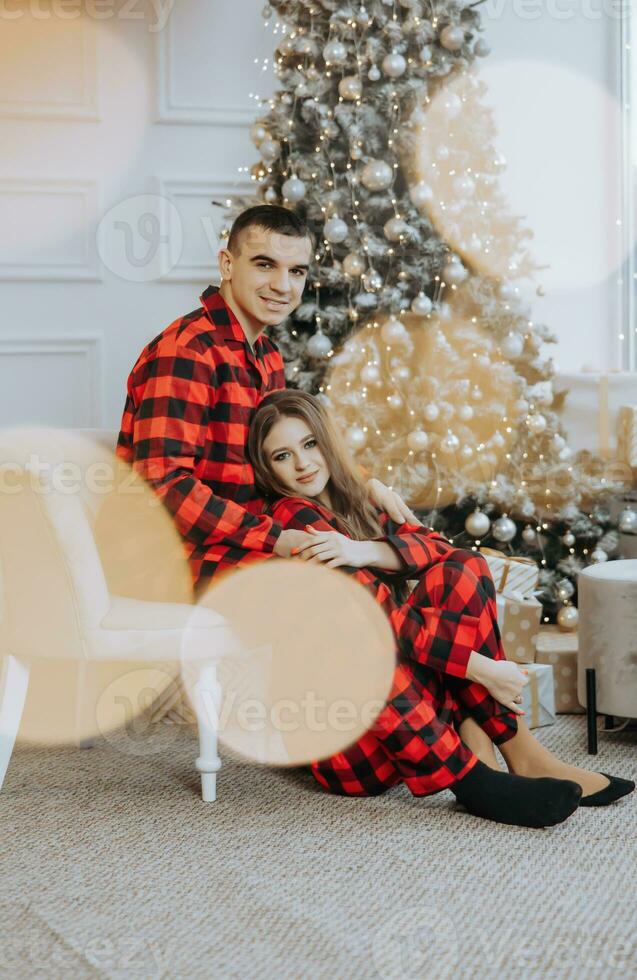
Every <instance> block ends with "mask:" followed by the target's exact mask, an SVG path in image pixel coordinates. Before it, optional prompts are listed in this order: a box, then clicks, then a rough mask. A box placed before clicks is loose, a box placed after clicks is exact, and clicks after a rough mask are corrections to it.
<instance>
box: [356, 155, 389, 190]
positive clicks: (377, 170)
mask: <svg viewBox="0 0 637 980" xmlns="http://www.w3.org/2000/svg"><path fill="white" fill-rule="evenodd" d="M393 179H394V168H393V167H391V166H390V165H389V164H388V163H386V162H385V160H370V161H369V163H366V164H365V166H364V167H363V172H362V174H361V181H362V183H363V185H364V186H365V187H366V188H367V190H369V191H384V190H385V189H386V188H387V187H389V185H390V184H391V182H392V181H393Z"/></svg>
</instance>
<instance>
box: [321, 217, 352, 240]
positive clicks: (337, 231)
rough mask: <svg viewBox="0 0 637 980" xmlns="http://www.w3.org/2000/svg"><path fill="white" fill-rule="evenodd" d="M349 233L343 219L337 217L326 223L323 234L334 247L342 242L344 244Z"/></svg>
mask: <svg viewBox="0 0 637 980" xmlns="http://www.w3.org/2000/svg"><path fill="white" fill-rule="evenodd" d="M347 233H348V227H347V225H346V224H345V222H344V221H343V220H342V219H341V218H337V217H336V215H334V217H333V218H330V219H329V220H328V221H326V222H325V224H324V226H323V234H324V235H325V238H327V240H328V242H331V243H332V245H338V244H339V243H340V242H344V241H345V239H346V238H347Z"/></svg>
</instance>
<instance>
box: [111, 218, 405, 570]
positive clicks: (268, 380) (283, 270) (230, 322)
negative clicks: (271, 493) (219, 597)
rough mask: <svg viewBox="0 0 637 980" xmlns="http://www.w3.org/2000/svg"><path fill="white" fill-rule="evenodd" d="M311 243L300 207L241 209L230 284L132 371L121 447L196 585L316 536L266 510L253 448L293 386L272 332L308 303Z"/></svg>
mask: <svg viewBox="0 0 637 980" xmlns="http://www.w3.org/2000/svg"><path fill="white" fill-rule="evenodd" d="M312 251H313V242H312V237H311V234H310V232H309V230H308V228H307V226H306V225H305V223H304V222H303V221H302V220H301V219H300V218H299V217H298V215H296V214H295V213H294V212H293V211H290V210H288V209H287V208H283V207H278V206H274V205H259V206H257V207H253V208H248V210H246V211H244V212H242V214H240V215H239V216H238V217H237V218H236V220H235V222H234V224H233V226H232V229H231V232H230V237H229V239H228V245H227V247H226V248H222V249H221V250H220V251H219V268H220V272H221V280H222V281H221V286H220V287H213V286H210V287H208V289H206V291H205V292H204V293H203V295H202V296H201V303H202V306H201V307H200V308H199V309H197V310H195V311H194V312H193V313H189V314H187V315H186V316H183V317H180V318H179V319H178V320H176V321H175V322H174V323H172V324H171V325H170V326H168V327H167V328H166V329H165V330H163V331H162V333H160V334H159V336H158V337H156V338H155V339H154V340H152V341H151V342H150V343H149V344H148V345H147V347H145V348H144V350H143V351H142V353H141V354H140V356H139V358H138V360H137V362H136V364H135V366H134V368H133V370H132V372H131V374H130V377H129V379H128V393H127V398H126V404H125V407H124V414H123V418H122V425H121V431H120V435H119V440H118V445H117V455H118V456H120V457H121V458H122V459H123V460H125V461H126V462H128V463H130V464H131V465H133V466H134V468H135V470H136V471H137V472H138V473H140V474H141V475H142V476H143V477H144V478H145V479H146V480H148V481H149V482H150V483H151V484H152V486H153V487H154V488H155V490H156V492H157V493H158V494H159V496H160V497H161V499H162V500H163V503H164V504H165V506H166V507H167V508H168V509H169V510H170V512H171V513H172V515H173V517H174V520H175V522H176V525H177V528H178V529H179V531H180V533H181V535H182V537H183V539H184V542H185V546H186V550H187V554H188V558H189V561H190V566H191V570H192V574H193V579H194V581H195V584H196V585H201V584H202V582H203V581H204V580H205V579H208V578H210V577H211V576H212V575H214V574H215V573H218V572H220V571H222V570H226V569H229V568H233V567H236V566H237V565H242V564H246V563H250V562H253V561H258V560H262V559H265V558H270V557H272V556H275V555H276V556H280V557H284V558H288V557H290V554H291V552H292V549H295V548H300V547H302V546H303V545H304V544H306V543H307V541H308V540H309V539H310V535H309V534H307V533H306V532H305V531H297V530H282V528H281V526H280V525H278V524H277V523H276V522H275V521H273V520H272V518H271V517H269V516H268V515H266V514H263V513H262V510H263V501H262V500H260V499H259V498H258V496H257V493H256V490H255V486H254V474H253V471H252V466H251V465H250V463H249V461H248V459H247V454H246V446H247V438H248V429H249V426H250V421H251V419H252V415H253V413H254V411H255V409H256V408H257V406H258V405H259V404H260V402H261V400H262V399H263V398H264V397H265V395H266V394H268V393H269V392H271V391H277V390H279V389H281V388H284V387H285V375H284V370H283V361H282V359H281V356H280V354H279V351H278V349H277V347H276V346H275V344H273V343H272V341H271V340H270V339H269V338H268V337H267V336H265V335H264V333H263V331H264V330H265V328H266V327H268V326H272V325H275V324H277V323H280V322H281V321H282V320H283V319H285V317H287V316H288V315H289V314H290V313H291V312H292V311H293V310H295V309H296V307H297V306H298V305H299V304H300V302H301V298H302V295H303V290H304V287H305V282H306V279H307V274H308V269H309V266H310V260H311V257H312ZM369 490H370V496H371V497H372V499H373V500H374V502H375V503H376V504H377V505H378V506H379V507H381V508H382V509H384V510H385V511H387V512H388V513H389V514H390V516H391V517H392V518H393V519H394V520H396V521H398V522H399V523H400V522H402V521H405V520H407V519H408V518H409V517H410V514H411V512H410V511H409V509H408V508H407V506H406V505H405V504H404V503H403V501H402V500H401V498H400V497H399V496H398V495H397V494H395V493H394V492H392V491H391V490H389V489H388V488H387V487H385V486H384V485H383V484H382V483H379V481H377V480H371V481H370V483H369ZM411 516H412V517H413V515H411Z"/></svg>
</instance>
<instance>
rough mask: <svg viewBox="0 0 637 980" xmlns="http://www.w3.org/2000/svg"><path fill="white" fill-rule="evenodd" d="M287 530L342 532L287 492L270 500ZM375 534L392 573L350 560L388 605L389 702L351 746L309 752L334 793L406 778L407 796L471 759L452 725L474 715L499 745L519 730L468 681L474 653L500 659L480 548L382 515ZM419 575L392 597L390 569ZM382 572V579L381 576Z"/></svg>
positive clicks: (452, 778) (377, 788) (491, 591)
mask: <svg viewBox="0 0 637 980" xmlns="http://www.w3.org/2000/svg"><path fill="white" fill-rule="evenodd" d="M271 513H272V515H273V517H274V518H275V519H276V520H277V521H278V522H279V523H280V524H281V525H283V527H285V528H295V529H298V530H303V529H304V528H305V527H306V526H307V525H308V524H309V525H311V526H312V527H314V528H316V529H317V530H319V531H334V530H339V528H338V525H337V523H336V521H335V519H334V516H333V514H332V513H331V512H330V511H329V510H327V509H326V508H325V507H322V506H321V505H320V504H318V503H317V502H316V501H310V500H306V499H304V498H300V497H284V498H282V499H281V500H279V501H277V502H276V504H275V505H274V506H273V507H272V509H271ZM379 516H380V520H381V524H382V527H383V530H384V532H385V534H384V537H383V538H382V539H381V540H383V541H385V542H387V543H388V544H390V545H391V546H392V547H393V548H394V549H395V550H396V551H397V553H398V555H399V556H400V558H401V560H402V562H403V565H404V571H402V572H399V573H393V574H392V573H387V572H382V573H381V572H380V571H379V570H375V569H369V568H363V569H353V568H349V569H347V571H348V572H349V573H350V574H352V575H354V577H355V578H356V579H358V581H359V582H361V583H362V584H363V585H364V586H365V587H366V588H368V589H369V590H370V591H371V592H372V594H373V596H374V598H375V599H376V601H377V602H378V603H379V604H380V605H381V606H382V608H383V609H384V610H385V612H386V613H387V616H388V618H389V621H390V623H391V625H392V628H393V630H394V634H395V636H396V641H397V663H396V669H395V672H394V679H393V686H392V689H391V691H390V694H389V697H388V700H387V704H386V705H385V707H384V708H383V710H382V712H381V713H380V715H379V716H378V718H377V719H376V721H375V722H374V724H373V725H372V727H371V728H370V729H369V730H368V731H367V732H365V734H364V735H363V736H362V737H361V738H359V739H358V741H357V742H355V743H354V744H353V745H351V746H349V747H348V748H346V749H345V750H344V751H342V752H337V753H336V754H335V755H332V756H330V757H329V758H327V759H321V760H314V761H313V762H312V764H311V770H312V773H313V775H314V777H315V778H316V779H317V781H318V782H319V783H320V784H321V786H323V787H324V789H327V790H329V791H331V792H333V793H341V794H345V795H348V796H368V795H376V794H379V793H383V792H384V791H385V790H387V789H389V788H390V787H391V786H394V785H395V784H396V783H399V782H404V783H405V784H406V786H407V787H408V789H409V790H410V791H411V793H413V795H414V796H425V795H427V794H430V793H436V792H438V791H439V790H442V789H446V788H448V787H450V786H453V784H454V783H455V782H457V781H458V780H459V779H461V778H462V777H463V776H464V775H466V773H468V772H469V770H470V769H472V768H473V766H474V765H475V764H476V762H477V761H478V760H477V757H476V756H475V755H474V754H473V753H472V752H470V751H469V749H468V748H467V746H466V745H464V743H463V742H462V741H461V740H460V738H459V735H458V729H459V726H460V724H461V723H462V721H463V720H464V719H465V718H466V717H472V718H474V719H475V721H476V722H477V723H478V724H479V725H480V727H481V728H482V729H483V730H484V731H485V732H486V733H487V734H488V735H489V737H490V738H491V739H492V741H493V742H495V743H496V744H499V743H501V742H505V741H507V739H509V738H511V737H512V736H513V735H515V733H516V731H517V718H516V715H515V714H514V713H513V712H511V711H509V710H508V709H507V708H505V707H504V706H503V705H501V704H500V703H499V702H498V701H496V700H495V699H494V698H493V697H491V695H490V694H489V693H488V691H487V690H486V688H485V687H483V686H482V685H481V684H477V683H474V682H471V681H468V680H467V679H466V671H467V663H468V660H469V657H470V655H471V651H472V650H475V651H476V652H477V653H481V654H484V655H485V656H487V657H491V658H493V659H494V660H504V659H506V658H505V654H504V651H503V649H502V644H501V641H500V632H499V629H498V624H497V619H496V604H495V586H494V584H493V579H492V578H491V573H490V571H489V566H488V564H487V562H486V560H485V559H484V558H483V556H482V555H480V554H478V553H477V552H472V551H467V550H462V549H460V548H456V547H454V546H453V545H452V544H451V543H450V542H449V541H447V539H446V538H444V537H442V536H441V535H439V534H436V533H435V532H432V531H428V530H427V529H426V528H424V527H422V526H418V525H410V524H401V525H396V524H394V522H393V521H391V519H390V518H389V517H388V516H387V514H380V515H379ZM394 575H395V576H396V578H402V579H404V578H408V579H414V578H417V579H418V584H417V585H416V586H415V588H414V589H413V590H412V592H411V594H410V595H409V596H408V598H407V600H406V601H405V602H404V603H402V604H400V605H399V604H397V603H396V602H395V600H394V598H393V596H392V593H391V591H390V588H389V586H388V584H387V582H388V581H391V579H392V577H394ZM383 579H385V581H383Z"/></svg>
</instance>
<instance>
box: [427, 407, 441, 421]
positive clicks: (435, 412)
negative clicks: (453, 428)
mask: <svg viewBox="0 0 637 980" xmlns="http://www.w3.org/2000/svg"><path fill="white" fill-rule="evenodd" d="M423 415H424V416H425V418H426V419H427V421H428V422H435V421H436V419H437V418H438V416H439V415H440V409H439V408H438V406H437V405H435V404H434V403H433V402H430V403H429V404H428V405H425V407H424V409H423Z"/></svg>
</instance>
